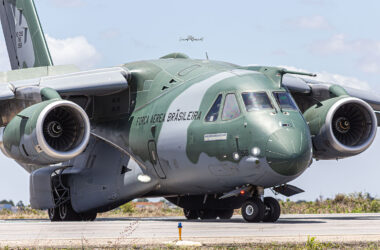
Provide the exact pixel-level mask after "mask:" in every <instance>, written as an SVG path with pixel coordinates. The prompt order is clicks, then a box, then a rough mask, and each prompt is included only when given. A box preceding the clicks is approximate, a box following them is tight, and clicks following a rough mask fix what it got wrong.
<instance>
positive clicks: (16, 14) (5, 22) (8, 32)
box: [0, 0, 53, 69]
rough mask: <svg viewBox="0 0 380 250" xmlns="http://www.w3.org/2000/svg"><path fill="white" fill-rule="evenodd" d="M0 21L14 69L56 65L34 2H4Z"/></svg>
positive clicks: (24, 0) (19, 0)
mask: <svg viewBox="0 0 380 250" xmlns="http://www.w3.org/2000/svg"><path fill="white" fill-rule="evenodd" d="M0 17H1V24H2V27H3V33H4V37H5V42H6V44H7V49H8V55H9V60H10V63H11V66H12V69H22V68H32V67H41V66H52V65H53V62H52V60H51V56H50V52H49V48H48V46H47V43H46V40H45V36H44V32H43V31H42V27H41V24H40V20H39V18H38V14H37V11H36V7H35V5H34V2H33V0H0Z"/></svg>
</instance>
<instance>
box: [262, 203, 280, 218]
mask: <svg viewBox="0 0 380 250" xmlns="http://www.w3.org/2000/svg"><path fill="white" fill-rule="evenodd" d="M264 205H265V207H266V208H265V215H264V219H263V222H276V221H277V220H278V218H279V217H280V214H281V207H280V204H279V203H278V201H277V200H276V199H275V198H273V197H265V198H264Z"/></svg>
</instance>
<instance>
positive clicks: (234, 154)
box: [232, 153, 240, 161]
mask: <svg viewBox="0 0 380 250" xmlns="http://www.w3.org/2000/svg"><path fill="white" fill-rule="evenodd" d="M232 157H233V158H234V160H235V161H238V160H239V159H240V155H239V153H233V155H232Z"/></svg>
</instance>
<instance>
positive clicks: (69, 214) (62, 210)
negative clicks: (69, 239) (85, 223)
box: [59, 202, 82, 221]
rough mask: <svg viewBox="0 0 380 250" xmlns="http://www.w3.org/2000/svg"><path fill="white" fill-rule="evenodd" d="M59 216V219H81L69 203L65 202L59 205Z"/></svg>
mask: <svg viewBox="0 0 380 250" xmlns="http://www.w3.org/2000/svg"><path fill="white" fill-rule="evenodd" d="M59 217H60V219H61V221H81V220H82V218H81V216H80V214H78V213H77V212H75V211H74V209H73V207H72V206H71V203H69V202H66V203H64V204H62V205H60V206H59Z"/></svg>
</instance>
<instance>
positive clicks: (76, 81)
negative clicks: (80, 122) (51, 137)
mask: <svg viewBox="0 0 380 250" xmlns="http://www.w3.org/2000/svg"><path fill="white" fill-rule="evenodd" d="M60 68H63V70H62V69H61V70H60ZM69 70H70V71H73V70H75V69H74V68H72V67H71V69H69ZM62 71H66V72H67V71H68V69H67V67H65V66H49V67H40V68H32V69H22V70H15V71H9V72H4V73H0V127H2V126H5V125H6V124H7V123H8V122H9V121H10V120H11V119H12V118H13V117H14V115H15V114H17V113H18V112H20V111H21V110H23V109H24V108H26V107H28V106H30V105H33V104H35V103H38V102H41V101H42V99H41V90H42V89H44V88H51V89H54V90H56V91H57V92H58V93H59V95H60V96H61V97H63V98H66V99H70V98H71V97H76V96H86V97H92V96H106V95H112V94H115V93H118V92H121V91H123V90H125V89H127V88H128V87H129V84H128V80H129V77H130V73H129V71H128V70H127V69H126V68H123V67H113V68H104V69H98V70H90V71H77V72H71V73H64V74H61V73H62ZM49 72H55V73H57V72H60V74H58V75H54V73H53V75H52V73H49ZM38 75H39V76H38ZM26 77H30V78H29V79H23V78H26Z"/></svg>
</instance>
